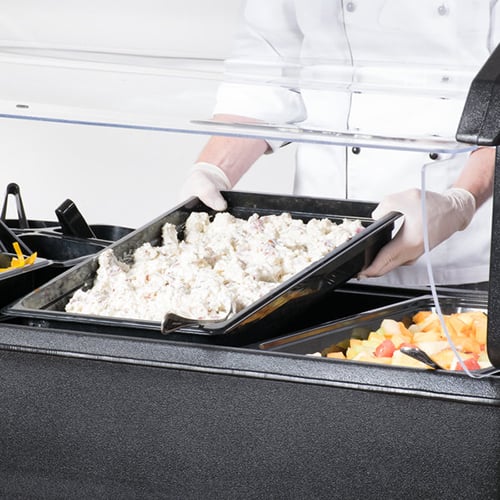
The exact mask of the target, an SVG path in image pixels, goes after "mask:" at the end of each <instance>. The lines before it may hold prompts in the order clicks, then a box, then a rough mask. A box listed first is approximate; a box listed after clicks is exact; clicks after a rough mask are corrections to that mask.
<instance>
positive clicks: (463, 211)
mask: <svg viewBox="0 0 500 500" xmlns="http://www.w3.org/2000/svg"><path fill="white" fill-rule="evenodd" d="M421 196H422V192H421V191H420V190H419V189H409V190H407V191H403V192H401V193H396V194H392V195H390V196H387V197H386V198H385V199H384V200H382V202H381V203H380V204H379V205H378V207H377V208H376V209H375V210H374V211H373V214H372V217H373V218H374V219H378V218H380V217H383V216H384V215H386V214H387V213H389V212H394V211H395V212H401V213H402V214H403V215H404V222H403V225H402V226H401V228H400V229H399V231H398V233H397V234H396V236H395V237H394V238H393V239H392V240H391V241H390V242H389V243H388V244H387V245H385V246H384V247H383V248H382V249H381V250H380V251H379V253H378V254H377V255H376V257H375V259H374V260H373V262H372V263H371V264H370V265H369V266H368V267H367V268H365V269H363V270H362V271H361V273H360V274H359V277H360V278H366V277H377V276H382V275H384V274H386V273H388V272H389V271H392V270H393V269H395V268H396V267H399V266H401V265H407V264H412V263H413V262H414V261H415V260H416V259H418V258H419V257H420V256H421V255H422V254H423V253H424V236H423V234H424V233H423V231H424V225H423V220H422V199H421ZM425 197H426V198H425V201H426V208H427V225H428V234H429V247H430V248H431V249H432V248H434V247H435V246H437V245H439V243H441V242H443V241H445V240H446V239H448V238H449V237H450V236H451V235H452V234H453V233H455V232H456V231H462V230H464V229H465V228H466V227H467V226H468V225H469V223H470V221H471V220H472V217H473V216H474V213H475V211H476V200H475V198H474V196H473V195H472V194H471V193H470V192H469V191H467V190H465V189H461V188H451V189H448V190H446V191H445V192H444V193H442V194H440V193H435V192H432V191H426V193H425Z"/></svg>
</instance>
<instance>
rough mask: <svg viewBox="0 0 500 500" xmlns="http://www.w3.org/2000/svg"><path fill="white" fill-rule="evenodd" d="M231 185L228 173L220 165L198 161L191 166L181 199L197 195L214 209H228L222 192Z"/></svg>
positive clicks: (181, 192)
mask: <svg viewBox="0 0 500 500" xmlns="http://www.w3.org/2000/svg"><path fill="white" fill-rule="evenodd" d="M231 187H232V186H231V182H230V181H229V179H228V178H227V175H226V174H225V173H224V172H223V171H222V170H221V169H220V168H219V167H217V166H216V165H212V164H211V163H206V162H198V163H196V164H195V165H193V166H192V167H191V170H190V171H189V174H188V176H187V179H186V180H185V182H184V184H183V186H182V188H181V191H180V201H185V200H187V199H188V198H191V197H192V196H197V197H198V198H199V199H200V200H201V201H202V202H203V203H205V205H207V206H208V207H210V208H213V209H214V210H218V211H222V210H226V208H227V203H226V200H225V199H224V198H223V196H222V195H221V194H220V192H221V191H224V190H228V189H231Z"/></svg>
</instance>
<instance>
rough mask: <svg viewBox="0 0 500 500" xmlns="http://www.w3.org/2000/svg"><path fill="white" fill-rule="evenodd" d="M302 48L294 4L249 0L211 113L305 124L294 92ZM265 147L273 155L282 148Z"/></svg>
mask: <svg viewBox="0 0 500 500" xmlns="http://www.w3.org/2000/svg"><path fill="white" fill-rule="evenodd" d="M301 43H302V34H301V31H300V28H299V26H298V25H297V21H296V18H295V7H294V2H290V1H287V0H272V1H271V2H269V1H268V0H249V1H248V2H247V3H246V5H245V9H244V14H243V22H242V26H241V28H240V29H239V32H238V34H237V36H236V38H235V40H234V47H233V50H232V53H231V57H230V58H228V59H227V60H226V64H225V75H224V82H223V83H222V84H221V85H220V87H219V89H218V92H217V101H216V105H215V109H214V114H230V115H239V116H244V117H248V118H253V119H256V120H259V121H263V122H266V123H293V122H299V121H302V120H304V119H305V117H306V112H305V107H304V105H303V102H302V97H301V95H300V92H299V91H298V90H297V89H296V88H294V82H296V81H297V79H296V78H295V76H296V75H297V74H298V71H299V69H300V64H299V61H300V47H301ZM269 144H270V146H271V148H272V149H273V150H274V149H275V148H277V147H279V146H280V145H281V143H280V142H279V141H277V142H275V141H269Z"/></svg>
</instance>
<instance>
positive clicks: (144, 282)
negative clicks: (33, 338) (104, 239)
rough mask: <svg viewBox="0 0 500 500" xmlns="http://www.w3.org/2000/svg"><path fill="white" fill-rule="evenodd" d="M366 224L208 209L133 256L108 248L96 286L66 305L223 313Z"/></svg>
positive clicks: (168, 227)
mask: <svg viewBox="0 0 500 500" xmlns="http://www.w3.org/2000/svg"><path fill="white" fill-rule="evenodd" d="M361 230H363V226H362V224H361V222H360V221H359V220H349V219H345V220H344V221H343V222H342V223H335V222H332V221H330V220H329V219H326V218H325V219H312V220H310V221H308V222H307V223H306V222H303V221H302V220H300V219H294V218H292V217H291V215H290V214H288V213H283V214H280V215H267V216H259V215H257V214H254V215H252V216H251V217H249V218H248V220H245V219H240V218H237V217H234V216H233V215H231V214H229V213H227V212H222V213H218V214H216V215H215V217H214V218H213V220H212V221H211V220H210V218H209V215H208V214H207V213H205V212H201V213H197V212H195V213H192V214H191V215H190V216H189V217H188V219H187V221H186V227H185V232H184V239H183V240H179V239H178V235H177V231H176V228H175V226H174V225H172V224H169V223H167V224H165V225H164V226H163V228H162V244H161V245H160V246H152V245H151V244H150V243H144V244H143V245H142V246H140V247H139V248H137V250H135V252H134V255H133V259H132V261H131V263H130V264H128V263H125V262H121V261H119V260H118V259H117V257H116V256H115V254H114V253H113V250H112V249H106V250H104V251H103V252H102V253H101V254H100V255H99V259H98V262H99V267H98V270H97V274H96V278H95V281H94V284H93V286H92V288H90V289H88V290H83V289H81V290H78V291H76V292H75V294H74V295H73V297H72V298H71V299H70V301H69V302H68V304H67V305H66V311H67V312H71V313H81V314H88V315H95V316H111V317H120V318H133V319H139V320H149V321H162V319H163V318H164V316H165V314H166V313H175V314H178V315H180V316H183V317H186V318H192V319H198V320H207V319H215V320H221V319H224V318H226V317H230V316H231V315H232V314H234V313H236V312H238V311H240V310H241V309H244V308H246V307H247V306H249V305H250V304H252V303H253V302H255V301H257V300H258V299H260V298H261V297H262V296H264V295H265V294H266V293H268V292H269V291H271V290H272V289H273V288H275V287H276V286H278V285H279V284H280V283H283V282H284V281H285V280H287V279H288V278H290V277H292V276H293V275H295V274H297V273H298V272H299V271H301V270H303V269H304V268H305V267H307V266H308V265H309V264H311V263H313V262H314V261H317V260H318V259H320V258H321V257H324V256H325V255H326V254H327V253H328V252H330V251H332V250H333V249H335V248H336V247H338V246H339V245H340V244H342V243H344V242H345V241H347V240H349V239H350V238H352V237H353V236H354V235H355V234H356V233H358V232H360V231H361Z"/></svg>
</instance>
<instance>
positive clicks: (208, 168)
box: [191, 161, 232, 191]
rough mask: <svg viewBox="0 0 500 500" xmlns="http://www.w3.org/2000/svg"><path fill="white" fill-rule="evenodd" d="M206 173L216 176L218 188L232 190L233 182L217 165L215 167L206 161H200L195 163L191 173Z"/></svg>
mask: <svg viewBox="0 0 500 500" xmlns="http://www.w3.org/2000/svg"><path fill="white" fill-rule="evenodd" d="M195 171H199V172H206V173H208V174H211V175H212V176H215V177H216V178H217V181H218V186H217V187H218V188H219V189H220V190H226V191H227V190H229V189H231V188H232V185H231V181H230V180H229V178H228V176H227V175H226V173H225V172H224V171H223V170H222V169H221V168H220V167H218V166H217V165H214V164H213V163H208V162H206V161H199V162H197V163H195V164H194V165H193V166H192V167H191V172H195Z"/></svg>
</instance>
